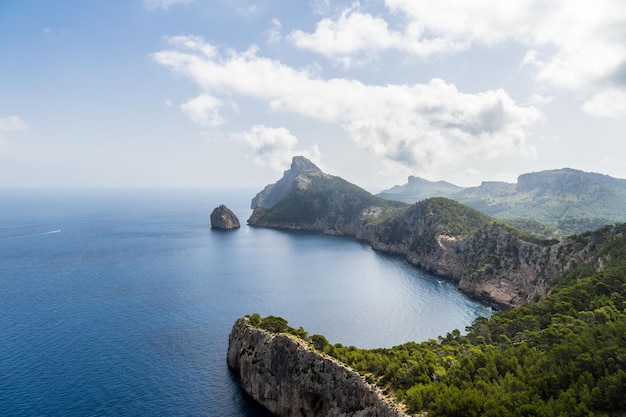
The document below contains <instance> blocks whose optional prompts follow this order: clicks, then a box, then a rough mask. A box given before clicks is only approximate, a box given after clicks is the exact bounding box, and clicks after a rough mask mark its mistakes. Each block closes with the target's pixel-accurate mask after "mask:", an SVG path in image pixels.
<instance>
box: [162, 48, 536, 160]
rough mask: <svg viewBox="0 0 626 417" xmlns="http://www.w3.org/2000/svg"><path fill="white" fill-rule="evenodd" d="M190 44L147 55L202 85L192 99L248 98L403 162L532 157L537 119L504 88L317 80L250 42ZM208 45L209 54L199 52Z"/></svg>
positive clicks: (388, 158) (534, 114)
mask: <svg viewBox="0 0 626 417" xmlns="http://www.w3.org/2000/svg"><path fill="white" fill-rule="evenodd" d="M194 39H195V42H197V41H198V38H194ZM195 42H192V43H191V47H187V48H185V46H187V45H188V43H187V42H185V41H184V40H183V39H177V40H176V42H174V46H176V47H178V48H177V49H172V50H165V51H160V52H157V53H155V54H154V55H153V57H154V59H155V60H156V61H157V62H158V63H160V64H162V65H164V66H166V67H168V68H170V69H171V70H172V71H175V72H178V73H181V74H184V75H185V76H187V77H189V78H190V79H192V80H193V81H194V82H196V83H197V84H198V86H199V87H200V89H201V90H202V93H201V95H200V96H199V97H198V99H200V97H204V96H205V95H209V96H212V97H213V96H218V95H225V96H228V97H234V96H241V97H247V98H254V99H258V100H261V101H263V102H266V103H267V104H268V106H269V107H270V109H272V110H273V111H276V112H279V111H280V112H287V113H296V114H299V115H303V116H306V117H309V118H312V119H315V120H320V121H324V122H328V123H333V124H336V125H339V126H341V127H342V128H343V129H345V131H346V132H348V134H349V135H350V137H351V138H352V140H353V141H354V142H355V143H357V144H358V145H359V146H361V147H362V148H364V149H367V150H368V151H370V152H372V153H374V154H375V155H377V156H379V157H381V158H384V159H387V160H390V161H396V162H399V163H402V164H404V165H405V166H407V167H430V166H434V165H438V164H446V163H447V164H451V163H454V162H457V161H459V160H461V159H462V158H465V157H469V156H479V157H495V156H498V155H502V154H518V155H519V154H523V155H529V154H532V153H533V150H532V148H531V147H530V146H528V145H527V144H526V131H527V129H528V128H529V127H530V126H532V125H533V124H535V123H537V122H539V121H541V120H542V119H543V115H542V114H541V112H540V111H539V110H537V109H536V108H535V107H532V106H521V105H518V104H516V103H515V102H514V101H513V100H512V99H511V98H510V97H509V96H508V95H507V94H506V93H505V92H504V91H503V90H489V91H485V92H482V93H480V94H466V93H462V92H459V91H458V90H457V88H456V87H455V86H454V85H451V84H447V83H445V82H444V81H442V80H439V79H433V80H431V81H430V82H429V83H427V84H413V85H406V84H401V85H366V84H363V83H361V82H359V81H356V80H349V79H342V78H334V79H321V78H318V77H316V76H314V75H312V74H311V73H310V72H308V71H306V70H296V69H294V68H291V67H289V66H286V65H284V64H282V63H280V62H278V61H275V60H271V59H268V58H264V57H261V56H258V55H257V48H254V47H253V48H250V49H248V50H247V51H244V52H241V53H237V52H234V51H229V52H227V53H226V54H220V53H219V52H218V51H217V50H216V49H215V48H213V47H211V46H209V45H207V46H204V47H199V45H197V44H196V43H195ZM207 48H208V49H211V50H212V51H214V54H213V55H207V54H205V53H203V52H201V51H203V50H204V49H207ZM194 100H197V99H194ZM194 100H191V101H194Z"/></svg>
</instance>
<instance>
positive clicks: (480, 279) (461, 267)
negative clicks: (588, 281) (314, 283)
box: [248, 159, 594, 307]
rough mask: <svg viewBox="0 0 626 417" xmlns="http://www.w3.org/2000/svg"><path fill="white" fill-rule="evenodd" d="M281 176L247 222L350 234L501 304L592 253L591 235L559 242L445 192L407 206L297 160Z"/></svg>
mask: <svg viewBox="0 0 626 417" xmlns="http://www.w3.org/2000/svg"><path fill="white" fill-rule="evenodd" d="M294 160H295V159H294ZM293 174H295V175H293ZM284 178H288V179H289V181H291V184H292V187H291V189H290V190H291V191H289V192H287V193H285V194H284V195H283V198H282V200H280V201H276V202H275V203H274V205H272V206H271V207H262V206H260V205H257V206H256V207H255V208H254V211H253V213H252V215H251V216H250V218H249V219H248V224H249V225H251V226H261V227H272V228H279V229H290V230H310V231H318V232H323V233H328V234H335V235H345V236H349V237H353V238H355V239H358V240H361V241H364V242H367V243H368V244H370V246H371V247H372V248H373V249H374V250H377V251H381V252H384V253H389V254H392V255H397V256H401V257H403V258H404V259H405V260H407V261H408V262H409V263H411V264H413V265H415V266H418V267H420V268H422V269H425V270H428V271H430V272H433V273H435V274H436V275H439V276H441V277H446V278H449V279H452V280H454V281H456V282H457V283H458V285H459V288H460V289H461V290H463V291H465V292H466V293H468V294H470V295H472V296H474V297H476V298H479V299H482V300H485V301H488V302H491V303H495V304H498V305H501V306H506V307H514V306H519V305H522V304H526V303H529V302H532V301H537V300H541V299H543V298H545V297H546V296H547V295H548V294H549V293H550V291H551V289H552V288H553V286H554V284H555V283H554V278H555V277H556V276H558V275H560V274H562V273H564V272H567V271H569V270H571V269H573V268H575V267H577V266H578V265H580V264H582V263H585V262H589V261H590V260H591V258H592V257H593V254H594V252H593V247H594V243H593V242H589V241H585V243H584V244H581V242H580V241H578V240H576V239H577V237H575V236H574V237H571V238H567V239H564V240H563V241H560V242H559V241H555V240H541V239H537V238H533V237H531V236H529V235H526V234H524V233H523V232H521V231H519V230H517V229H514V228H513V227H511V226H509V225H507V224H505V223H503V222H501V221H498V220H497V219H494V218H492V217H490V216H488V215H486V214H484V213H481V212H479V211H478V210H476V209H473V208H471V207H468V206H465V205H463V204H461V203H459V202H457V201H455V200H451V199H448V198H443V197H438V198H431V199H427V200H422V201H420V202H418V203H415V204H413V205H411V206H408V205H406V204H402V203H398V202H395V203H394V202H392V201H389V200H385V199H382V198H379V197H376V196H374V195H372V194H370V193H368V192H367V191H365V190H363V189H362V188H360V187H358V186H356V185H354V184H351V183H349V182H347V181H345V180H343V179H341V178H340V177H335V176H332V175H328V174H324V173H322V172H321V171H318V170H303V171H302V170H298V166H296V167H295V170H294V172H289V171H286V172H285V175H284V176H283V179H284ZM281 180H282V179H281ZM279 181H280V180H279ZM294 185H295V186H294ZM266 189H267V187H266ZM257 197H258V195H257ZM257 197H255V199H256V201H257V202H258V201H259V199H258V198H257ZM253 201H255V200H253Z"/></svg>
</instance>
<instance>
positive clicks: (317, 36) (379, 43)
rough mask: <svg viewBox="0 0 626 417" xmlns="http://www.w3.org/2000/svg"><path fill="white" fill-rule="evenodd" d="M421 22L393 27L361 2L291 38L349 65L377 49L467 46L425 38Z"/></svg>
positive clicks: (422, 52) (426, 50) (420, 51)
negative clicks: (369, 11)
mask: <svg viewBox="0 0 626 417" xmlns="http://www.w3.org/2000/svg"><path fill="white" fill-rule="evenodd" d="M420 32H421V30H420V29H419V27H418V26H417V25H414V24H409V25H407V26H406V27H405V28H404V30H403V31H394V30H391V29H390V28H389V25H388V23H387V21H386V20H384V19H383V18H381V17H375V16H372V15H370V14H367V13H362V12H360V6H359V4H358V3H355V4H353V5H352V6H351V7H350V8H348V9H346V10H344V11H343V12H342V13H341V15H340V16H339V18H338V19H337V20H332V19H330V18H325V19H322V20H321V21H320V22H318V24H317V27H316V29H315V32H313V33H310V34H309V33H306V32H303V31H299V30H297V31H294V32H292V33H291V34H290V35H289V39H291V41H292V42H293V43H294V45H296V46H297V47H299V48H301V49H307V50H310V51H314V52H317V53H320V54H322V55H325V56H327V57H332V58H337V59H339V60H340V61H341V62H342V63H344V64H345V65H346V66H350V65H351V64H352V63H353V61H354V59H355V58H357V61H367V60H369V59H365V60H363V59H358V58H360V56H361V55H365V56H366V58H371V57H372V56H373V55H374V54H375V53H376V52H379V51H383V50H388V49H394V50H399V51H402V52H409V53H412V54H416V55H419V56H430V55H433V54H437V53H444V52H451V51H455V50H459V49H464V48H466V47H467V46H468V45H467V43H466V42H463V41H450V40H447V39H444V38H437V39H425V38H422V37H421V33H420Z"/></svg>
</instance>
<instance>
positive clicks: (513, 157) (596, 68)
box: [0, 0, 626, 191]
mask: <svg viewBox="0 0 626 417" xmlns="http://www.w3.org/2000/svg"><path fill="white" fill-rule="evenodd" d="M624 39H626V3H624V2H623V1H621V0H597V1H594V2H588V1H578V0H576V1H571V0H570V1H565V0H541V1H539V0H511V1H508V2H496V3H494V2H491V1H487V0H475V1H472V2H466V1H460V0H385V1H383V0H380V1H370V0H363V1H360V2H354V1H330V0H327V1H325V0H312V1H301V2H294V1H286V0H282V1H279V0H265V1H248V0H236V1H225V0H119V1H112V0H82V1H73V0H67V1H54V0H4V1H2V2H0V56H2V59H1V60H0V186H86V187H91V186H156V187H159V186H167V187H171V186H229V187H230V186H249V187H261V186H263V185H265V184H267V183H269V182H274V181H275V180H276V179H277V178H279V177H280V175H281V173H282V171H284V170H285V169H287V168H288V166H289V163H290V160H291V157H292V156H293V155H305V156H307V157H309V158H310V159H312V160H313V161H314V162H316V163H317V164H318V165H319V166H320V167H322V168H323V169H324V170H326V171H327V172H330V173H333V174H336V175H340V176H342V177H344V178H346V179H348V180H349V181H352V182H354V183H357V184H359V185H361V186H364V187H366V188H368V189H370V190H372V191H377V190H380V189H382V188H389V187H391V186H393V185H395V184H400V183H404V182H406V177H407V176H408V175H418V176H422V177H424V178H427V179H430V180H440V179H443V180H447V181H450V182H453V183H456V184H459V185H464V186H472V185H478V184H480V182H481V181H485V180H487V181H494V180H500V181H509V182H514V181H515V179H516V177H517V176H518V175H519V174H522V173H525V172H532V171H539V170H544V169H555V168H564V167H571V168H576V169H582V170H585V171H593V172H601V173H605V174H608V175H612V176H615V177H619V178H626V163H624V162H623V155H626V141H624V132H626V44H625V43H624Z"/></svg>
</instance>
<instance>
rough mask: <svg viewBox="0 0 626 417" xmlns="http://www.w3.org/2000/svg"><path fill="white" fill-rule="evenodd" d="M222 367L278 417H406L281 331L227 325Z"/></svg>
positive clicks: (239, 322)
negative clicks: (228, 333)
mask: <svg viewBox="0 0 626 417" xmlns="http://www.w3.org/2000/svg"><path fill="white" fill-rule="evenodd" d="M277 319H278V320H280V318H277ZM266 320H267V319H266ZM285 323H286V322H285ZM285 325H286V324H285ZM228 366H229V367H230V369H231V370H232V371H233V372H234V373H235V375H236V376H237V377H238V378H239V380H240V383H241V386H242V388H243V389H244V390H245V391H246V392H247V393H248V394H249V395H250V396H251V397H252V398H254V400H256V401H257V402H259V403H260V404H262V405H263V406H265V407H266V408H267V409H268V410H269V411H271V412H272V413H274V414H276V415H278V416H280V417H287V416H306V417H407V415H406V414H404V413H403V412H402V411H400V410H399V409H398V408H397V406H395V405H394V404H392V403H391V401H389V400H387V399H386V398H385V397H384V396H383V395H382V393H381V392H380V390H379V389H378V388H376V387H375V386H374V385H371V384H368V383H367V382H366V381H365V380H364V378H363V377H362V376H361V375H359V374H358V373H356V372H355V371H353V370H351V369H350V368H348V367H346V366H345V365H342V364H341V363H339V362H338V361H336V360H334V359H332V358H330V357H329V356H327V355H325V354H323V353H320V352H318V351H317V350H316V349H315V348H314V347H313V346H312V345H311V344H310V343H307V342H306V341H305V340H303V339H301V338H299V337H297V336H295V335H292V334H289V333H287V332H286V331H284V329H276V328H273V329H272V328H270V329H269V330H266V329H263V328H260V327H257V326H255V325H253V324H252V323H251V320H250V318H249V317H244V318H241V319H239V320H237V321H236V322H235V325H234V326H233V329H232V332H231V333H230V337H229V343H228Z"/></svg>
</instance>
